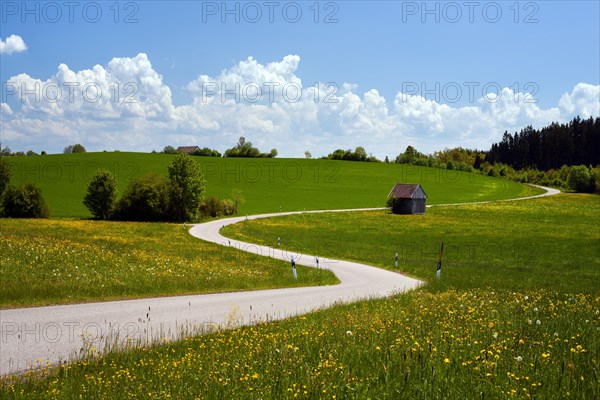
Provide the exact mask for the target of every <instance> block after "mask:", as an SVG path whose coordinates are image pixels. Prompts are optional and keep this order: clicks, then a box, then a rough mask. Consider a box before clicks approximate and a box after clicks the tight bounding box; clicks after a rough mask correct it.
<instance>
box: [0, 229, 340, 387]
mask: <svg viewBox="0 0 600 400" xmlns="http://www.w3.org/2000/svg"><path fill="white" fill-rule="evenodd" d="M0 232H1V233H0V238H1V240H0V308H7V307H23V306H39V305H49V304H64V303H77V302H87V301H95V300H113V299H123V298H138V297H151V296H165V295H180V294H191V293H212V292H224V291H239V290H256V289H266V288H277V287H290V286H309V285H322V284H334V283H337V282H338V280H337V278H335V277H334V276H333V274H331V273H328V272H327V271H323V270H316V269H313V268H306V267H302V266H298V268H302V273H299V278H298V280H297V281H295V280H294V279H293V277H292V276H291V273H289V270H288V265H287V264H286V263H284V262H283V261H278V260H273V259H270V258H266V257H259V256H257V255H252V254H249V253H242V252H239V251H236V250H234V249H231V248H226V247H223V246H219V245H216V244H212V243H208V242H204V241H201V240H198V239H196V238H194V237H192V236H191V235H190V234H189V233H188V232H187V230H186V229H184V228H183V226H182V225H175V224H159V223H154V224H153V223H123V222H100V221H74V220H14V219H2V220H0ZM0 397H1V396H0Z"/></svg>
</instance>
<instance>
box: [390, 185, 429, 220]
mask: <svg viewBox="0 0 600 400" xmlns="http://www.w3.org/2000/svg"><path fill="white" fill-rule="evenodd" d="M426 201H427V195H426V194H425V191H424V190H423V188H422V187H421V185H419V184H416V185H407V184H402V183H396V185H395V186H394V187H393V188H392V191H391V192H390V194H388V205H390V207H391V208H392V212H393V213H394V214H425V203H426Z"/></svg>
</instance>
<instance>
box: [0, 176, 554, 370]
mask: <svg viewBox="0 0 600 400" xmlns="http://www.w3.org/2000/svg"><path fill="white" fill-rule="evenodd" d="M543 189H545V190H546V193H544V194H542V195H538V196H532V197H528V198H534V197H541V196H549V195H554V194H557V193H560V191H558V190H556V189H550V188H543ZM522 199H526V198H519V199H515V200H522ZM468 204H473V203H468ZM361 210H373V209H372V208H369V209H356V210H323V211H306V213H320V212H351V211H361ZM299 213H302V212H285V213H274V214H262V215H255V216H248V217H236V218H228V219H221V220H216V221H211V222H207V223H203V224H197V225H194V226H192V227H191V229H190V231H189V232H190V234H191V235H193V236H195V237H197V238H199V239H202V240H206V241H209V242H213V243H218V244H221V245H225V246H235V247H237V248H239V249H241V250H244V251H248V252H252V253H257V254H260V255H263V256H267V257H272V258H277V259H280V260H284V261H288V262H289V261H290V259H291V256H294V259H295V261H296V264H298V265H305V266H310V267H316V263H315V258H314V256H312V255H307V254H298V253H291V252H287V251H285V250H281V249H273V248H270V247H267V246H259V245H256V244H251V243H244V242H239V241H234V240H230V239H228V238H226V237H224V236H222V235H221V234H220V229H221V228H222V227H224V226H226V225H231V224H235V223H237V222H240V221H242V220H245V219H246V218H247V219H249V220H250V219H257V218H269V217H275V216H283V215H291V214H299ZM319 261H320V262H319V267H320V268H325V269H328V270H331V271H332V272H333V273H334V274H335V275H336V276H337V277H338V279H339V280H340V284H338V285H331V286H313V287H298V288H287V289H271V290H258V291H250V292H234V293H218V294H205V295H191V296H177V297H160V298H148V299H139V300H122V301H110V302H101V303H85V304H73V305H64V306H50V307H34V308H20V309H11V310H0V375H5V374H12V373H20V372H23V371H27V370H29V369H33V368H39V367H44V366H46V365H49V364H57V363H59V362H64V361H68V360H70V359H72V358H73V357H77V356H79V355H80V354H81V353H83V352H87V353H90V352H91V353H95V352H100V353H101V352H103V351H106V350H107V349H109V348H110V345H111V344H114V343H119V344H123V343H132V344H140V343H147V342H157V341H162V340H172V339H175V338H179V337H182V336H184V335H190V334H193V333H199V332H203V331H206V330H211V329H215V328H218V327H230V326H239V325H243V324H252V323H256V322H258V321H270V320H276V319H283V318H287V317H291V316H294V315H299V314H303V313H307V312H310V311H313V310H316V309H320V308H325V307H329V306H332V305H333V304H335V303H338V302H350V301H356V300H359V299H366V298H379V297H386V296H389V295H392V294H394V293H399V292H402V291H406V290H411V289H414V288H416V287H418V286H419V285H421V284H422V283H423V282H421V281H419V280H416V279H413V278H409V277H407V276H404V275H401V274H399V273H396V272H392V271H387V270H383V269H380V268H375V267H371V266H368V265H364V264H359V263H354V262H349V261H342V260H329V259H324V258H321V259H320V260H319ZM289 273H290V274H291V266H290V271H289Z"/></svg>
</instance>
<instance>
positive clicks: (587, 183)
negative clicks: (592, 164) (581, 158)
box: [567, 165, 596, 193]
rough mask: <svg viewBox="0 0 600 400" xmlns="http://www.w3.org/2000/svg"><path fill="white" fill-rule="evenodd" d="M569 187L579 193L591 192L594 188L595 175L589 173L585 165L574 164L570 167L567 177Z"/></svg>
mask: <svg viewBox="0 0 600 400" xmlns="http://www.w3.org/2000/svg"><path fill="white" fill-rule="evenodd" d="M567 183H568V185H569V188H570V189H572V190H574V191H576V192H580V193H591V192H593V191H594V189H595V187H594V186H595V184H596V182H595V177H594V176H593V175H592V174H590V171H589V169H588V167H586V166H585V165H576V166H574V167H572V168H571V173H569V179H568V180H567Z"/></svg>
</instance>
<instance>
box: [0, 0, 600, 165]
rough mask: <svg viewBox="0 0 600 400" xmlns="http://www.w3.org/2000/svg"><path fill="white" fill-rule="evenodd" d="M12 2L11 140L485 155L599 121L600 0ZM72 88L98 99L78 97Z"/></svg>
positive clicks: (6, 76) (5, 138) (4, 71)
mask: <svg viewBox="0 0 600 400" xmlns="http://www.w3.org/2000/svg"><path fill="white" fill-rule="evenodd" d="M0 4H1V8H0V11H1V13H2V14H1V15H0V21H1V28H0V39H1V40H2V43H3V44H2V46H3V47H2V53H1V54H0V57H1V59H0V60H1V64H0V74H1V80H2V99H1V101H0V102H1V103H2V114H1V116H2V128H1V129H2V131H1V133H2V145H3V146H5V145H9V146H10V147H11V149H13V150H28V149H33V150H36V151H41V150H46V151H48V152H60V151H61V150H62V148H63V147H65V146H66V145H68V144H71V143H75V142H81V143H83V144H84V145H86V147H87V148H88V150H96V151H101V150H104V149H108V150H113V149H121V150H141V151H149V150H152V149H157V150H160V149H162V147H164V146H165V145H167V144H171V145H174V146H177V145H190V144H197V145H200V146H201V147H203V146H209V147H214V148H217V149H219V150H221V151H223V150H224V149H225V148H227V147H231V145H233V144H234V143H235V141H236V140H237V137H239V136H241V135H243V136H246V137H247V138H248V139H249V140H251V141H252V142H253V143H254V144H256V145H258V146H259V147H261V149H263V150H264V151H267V150H269V149H268V148H267V147H269V148H270V147H276V148H278V150H279V153H280V155H281V156H287V157H301V156H303V154H304V151H305V150H309V151H311V152H312V153H313V155H315V156H316V155H324V154H327V153H329V152H331V151H333V150H334V149H336V148H344V149H346V148H354V147H356V146H359V145H362V146H364V147H365V148H366V149H367V151H368V152H372V153H373V154H374V155H376V156H378V157H384V156H385V155H388V156H390V157H395V156H396V155H397V154H398V153H400V152H401V151H402V150H403V149H404V148H406V146H407V145H409V144H410V145H413V146H415V147H417V149H419V150H422V151H425V152H432V151H434V150H441V149H443V148H444V147H453V146H463V147H477V148H482V149H487V148H489V145H490V144H491V143H492V142H494V141H497V140H499V139H500V138H501V135H502V133H503V132H504V130H509V131H514V130H518V129H520V128H522V127H524V126H526V125H529V124H531V125H534V126H543V125H545V124H547V123H549V122H551V121H568V120H569V119H571V118H572V117H573V116H575V115H578V114H580V115H582V117H588V116H590V115H593V116H598V114H599V113H600V111H599V110H600V104H599V102H600V99H599V93H600V91H599V88H600V86H599V85H600V82H599V80H600V65H599V63H600V61H599V60H600V50H599V49H600V26H599V20H600V9H599V3H598V2H596V1H583V2H566V1H539V2H515V1H508V2H471V3H469V2H427V3H423V2H420V1H419V2H406V1H396V2H394V1H385V2H364V1H337V2H318V3H317V2H314V1H308V2H276V3H275V2H263V1H257V2H227V3H224V2H221V1H219V2H210V1H209V2H203V1H196V2H192V1H187V2H161V1H146V2H119V3H115V2H86V1H83V2H74V5H73V6H69V5H67V4H66V3H64V2H53V3H51V5H48V4H49V3H47V2H28V3H26V4H27V5H26V6H24V5H23V4H25V3H22V2H10V1H9V2H7V1H5V2H2V3H0ZM115 4H116V6H115ZM25 7H27V9H25ZM69 7H73V8H72V9H69ZM225 7H226V8H227V9H225ZM58 10H60V14H57V11H58ZM98 10H100V11H101V15H98V14H97V11H98ZM317 10H318V14H317ZM117 11H118V12H117ZM257 11H258V12H260V15H259V14H257ZM298 11H300V12H301V15H300V14H298ZM69 12H72V17H71V16H70V15H69ZM270 12H272V14H270ZM236 18H237V19H239V22H238V21H236ZM36 19H37V21H36ZM71 19H72V21H71ZM94 20H97V21H96V22H94ZM253 20H255V22H253ZM294 21H296V22H294ZM13 35H14V36H13ZM11 37H12V38H11ZM17 37H18V38H19V39H17ZM9 38H10V39H9ZM19 40H20V41H19ZM111 60H112V61H111ZM61 64H65V65H66V67H64V66H63V67H61V68H62V69H60V71H62V72H59V65H61ZM95 66H98V67H96V68H94V67H95ZM202 76H203V77H202ZM75 83H79V88H81V87H83V86H84V85H86V84H94V88H102V89H100V90H101V92H102V93H101V94H102V96H101V100H102V101H100V102H98V103H93V102H90V101H89V98H88V97H89V96H87V97H86V96H84V95H83V94H82V93H77V92H75V93H74V96H73V98H72V99H68V98H67V97H68V96H66V95H65V93H66V92H65V89H68V88H69V87H73V85H74V84H75ZM315 83H317V85H318V87H319V88H320V89H321V93H320V95H319V97H318V100H317V98H316V97H315V92H314V90H313V89H310V87H311V86H313V85H314V84H315ZM127 84H130V86H126V85H127ZM236 84H239V86H236ZM269 84H270V85H271V87H272V88H276V89H273V94H274V98H273V99H272V100H271V99H269V100H267V97H268V96H267V91H268V88H269V86H268V85H269ZM326 84H331V85H332V86H325V85H326ZM36 85H37V86H36ZM69 85H71V86H69ZM222 85H225V86H224V87H225V88H229V89H230V92H229V93H230V94H229V95H226V96H225V97H223V96H221V93H220V92H218V91H215V90H214V89H215V88H222V87H223V86H222ZM265 85H266V86H265ZM273 85H275V86H273ZM285 85H288V86H289V87H291V90H297V89H299V90H300V92H299V93H300V94H301V96H300V100H296V97H294V96H293V94H292V96H291V97H293V99H292V100H290V98H289V97H290V96H289V94H290V92H286V93H283V92H282V90H281V88H283V87H284V86H285ZM56 86H58V87H60V88H61V89H62V90H63V91H62V96H59V97H60V98H59V100H58V101H53V99H56V96H55V97H52V93H54V92H52V90H53V89H54V88H55V87H56ZM256 87H259V88H260V89H261V90H262V97H261V98H260V101H257V102H256V101H253V100H256V98H257V97H256V96H254V95H252V93H254V92H252V90H255V89H256ZM23 88H28V90H30V92H29V94H26V93H25V94H24V93H23V92H22V89H23ZM36 88H37V89H38V90H39V92H40V96H39V98H36V96H35V95H32V94H31V90H36ZM115 88H118V89H119V90H118V92H115ZM132 88H134V89H135V90H133V89H132ZM207 88H208V89H207ZM129 89H132V90H129ZM245 90H249V92H248V91H246V92H244V91H245ZM232 91H233V92H236V91H237V93H238V94H239V95H240V96H239V97H240V98H239V99H237V98H235V95H234V94H232ZM490 93H491V94H490ZM494 93H495V94H496V97H494V95H493V94H494ZM55 94H56V93H55ZM111 95H112V98H111ZM127 95H131V97H130V98H128V100H132V99H133V100H135V101H136V102H137V103H136V104H124V102H123V100H124V99H125V98H126V97H127ZM490 96H491V97H490ZM107 99H110V100H108V101H107ZM325 99H327V100H333V101H324V100H325ZM247 100H252V101H247ZM103 102H105V103H109V104H104V103H103ZM84 103H85V104H84Z"/></svg>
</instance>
